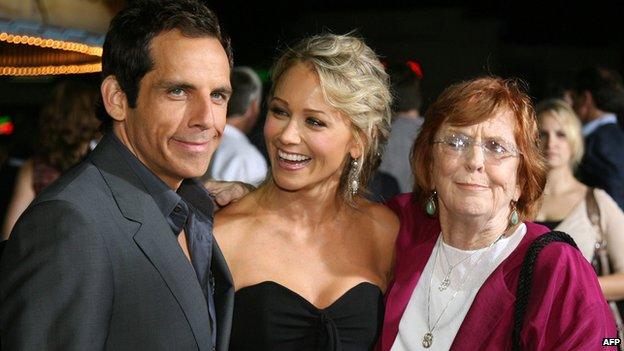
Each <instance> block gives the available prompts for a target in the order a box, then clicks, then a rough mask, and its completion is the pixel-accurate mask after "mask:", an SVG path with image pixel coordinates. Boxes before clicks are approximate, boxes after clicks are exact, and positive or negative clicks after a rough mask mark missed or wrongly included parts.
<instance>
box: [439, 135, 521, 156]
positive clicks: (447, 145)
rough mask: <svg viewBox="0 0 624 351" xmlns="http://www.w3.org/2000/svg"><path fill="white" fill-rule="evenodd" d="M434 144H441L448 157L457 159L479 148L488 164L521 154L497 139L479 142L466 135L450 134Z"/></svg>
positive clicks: (511, 145)
mask: <svg viewBox="0 0 624 351" xmlns="http://www.w3.org/2000/svg"><path fill="white" fill-rule="evenodd" d="M433 143H434V144H440V145H441V146H442V150H444V152H445V153H446V154H447V155H450V156H456V157H457V156H464V155H466V154H467V153H468V150H472V148H473V146H479V147H481V150H483V155H484V156H485V160H486V161H488V162H500V161H501V160H503V159H505V158H507V157H516V156H518V155H520V154H521V153H520V151H518V149H516V147H515V146H514V145H513V144H511V143H508V142H506V141H505V140H501V139H496V138H490V139H486V140H483V141H481V142H477V141H475V140H474V139H473V138H471V137H469V136H467V135H464V134H449V135H447V136H445V137H443V138H441V139H437V140H434V141H433Z"/></svg>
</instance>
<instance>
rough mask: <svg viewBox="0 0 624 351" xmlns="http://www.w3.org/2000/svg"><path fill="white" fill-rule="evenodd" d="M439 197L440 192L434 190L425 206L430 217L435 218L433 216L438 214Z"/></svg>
mask: <svg viewBox="0 0 624 351" xmlns="http://www.w3.org/2000/svg"><path fill="white" fill-rule="evenodd" d="M437 196H438V192H437V191H436V190H435V189H433V191H432V192H431V196H429V200H427V203H426V204H425V212H427V214H428V215H429V217H433V215H435V213H436V210H437V209H436V202H435V200H436V197H437Z"/></svg>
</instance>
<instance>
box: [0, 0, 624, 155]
mask: <svg viewBox="0 0 624 351" xmlns="http://www.w3.org/2000/svg"><path fill="white" fill-rule="evenodd" d="M208 5H209V6H210V7H211V8H212V9H214V10H215V12H216V13H217V15H218V16H219V18H220V20H221V22H222V25H223V27H224V29H225V31H226V32H227V33H228V34H229V35H230V37H231V38H232V44H233V47H234V60H235V64H236V65H248V66H252V67H253V68H254V69H256V70H258V71H259V72H260V73H261V74H262V75H263V77H266V74H267V72H268V69H269V68H270V65H271V63H272V61H273V59H274V58H275V57H276V56H277V55H278V54H279V50H280V49H282V48H284V47H285V46H286V45H288V44H292V43H294V41H295V40H296V39H298V38H301V37H303V36H306V35H310V34H315V33H319V32H323V31H330V32H334V33H347V32H350V31H353V30H355V31H356V33H358V35H360V36H362V37H363V38H364V39H365V40H366V42H367V43H368V44H369V45H370V46H371V47H372V48H373V49H374V50H375V51H376V52H377V53H378V54H380V56H381V57H382V58H384V59H385V60H387V61H389V62H404V61H406V60H408V59H411V60H416V61H418V62H420V64H421V66H422V68H423V71H424V79H423V81H422V89H423V95H424V102H425V106H426V105H427V104H428V103H429V102H430V101H432V99H434V98H435V97H436V96H437V95H438V94H439V93H440V91H441V90H442V89H443V88H444V87H445V86H447V85H449V84H451V83H453V82H457V81H459V80H462V79H466V78H469V77H473V76H476V75H482V74H488V73H489V74H496V75H500V76H503V77H509V76H515V77H519V78H521V79H523V80H525V81H526V82H527V85H528V88H529V93H530V95H531V96H532V97H533V98H534V99H536V100H538V99H540V98H542V97H544V96H547V95H549V94H550V92H551V91H552V90H553V89H554V87H555V86H557V85H565V84H567V82H568V81H569V79H570V77H571V76H572V74H573V72H574V71H575V70H577V69H578V68H580V67H582V66H585V65H589V64H600V65H604V66H607V67H610V68H613V69H616V70H619V71H620V72H622V70H623V68H624V57H623V55H622V53H623V52H624V30H623V29H624V28H622V27H623V24H624V20H623V19H624V11H623V9H624V4H620V3H619V2H618V1H585V2H583V3H580V4H573V3H571V2H569V1H550V2H544V3H529V2H522V1H501V0H499V1H494V0H491V1H473V2H470V3H467V2H461V1H448V0H443V1H411V2H410V1H388V0H379V1H377V2H374V3H367V2H363V1H350V0H349V1H326V0H320V1H313V2H300V1H299V2H297V1H291V2H285V1H270V2H269V1H266V2H260V1H258V2H252V1H249V2H247V1H242V0H229V1H218V2H217V1H208ZM0 54H1V53H0ZM59 79H60V78H59V77H35V78H11V77H0V115H9V116H11V117H13V120H14V123H15V125H16V131H15V136H13V137H11V139H15V140H11V143H12V144H16V143H17V144H19V146H18V147H11V149H12V153H13V154H14V155H15V156H21V157H26V156H28V154H29V152H30V149H29V147H28V145H30V144H29V143H30V142H31V141H32V139H33V138H34V135H35V130H36V127H35V126H36V124H35V122H36V118H37V115H38V110H39V107H40V105H41V104H42V102H43V101H45V99H46V98H47V95H48V91H49V89H50V87H51V86H52V84H53V83H54V82H55V81H57V80H59ZM80 79H88V80H91V81H92V82H94V84H96V83H97V81H98V79H99V77H98V75H97V74H91V75H83V76H81V77H80ZM267 87H268V84H267ZM18 136H22V137H18ZM24 136H25V137H24ZM18 138H19V139H20V140H22V139H23V140H22V141H19V142H17V139H18ZM2 139H4V140H2ZM7 139H8V138H7V137H0V141H1V142H3V143H6V142H7Z"/></svg>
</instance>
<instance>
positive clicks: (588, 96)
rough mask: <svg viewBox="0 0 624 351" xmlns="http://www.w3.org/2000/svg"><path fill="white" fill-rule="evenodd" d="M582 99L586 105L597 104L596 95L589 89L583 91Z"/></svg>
mask: <svg viewBox="0 0 624 351" xmlns="http://www.w3.org/2000/svg"><path fill="white" fill-rule="evenodd" d="M582 96H583V98H582V100H581V102H582V103H583V106H584V107H591V106H595V104H594V96H593V95H592V93H591V92H590V91H589V90H585V91H583V93H582Z"/></svg>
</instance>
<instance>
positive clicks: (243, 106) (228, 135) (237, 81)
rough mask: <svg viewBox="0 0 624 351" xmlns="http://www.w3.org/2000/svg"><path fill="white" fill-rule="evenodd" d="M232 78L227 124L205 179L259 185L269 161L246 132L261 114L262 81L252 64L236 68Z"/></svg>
mask: <svg viewBox="0 0 624 351" xmlns="http://www.w3.org/2000/svg"><path fill="white" fill-rule="evenodd" d="M230 80H231V84H232V89H233V94H232V97H231V98H230V100H229V102H228V111H227V125H226V126H225V131H224V132H223V138H222V139H221V145H220V146H219V148H218V149H217V151H216V152H215V153H214V155H213V157H212V162H211V163H210V167H209V168H208V172H207V173H206V175H205V179H214V180H226V181H241V182H244V183H248V184H253V185H255V186H257V185H259V184H260V183H261V182H262V181H263V180H264V178H265V176H266V173H267V163H266V160H265V159H264V157H263V156H262V154H261V153H260V151H258V149H257V148H256V147H255V146H254V145H253V144H252V143H251V142H250V141H249V138H247V135H246V134H247V133H249V132H250V131H251V130H252V129H253V127H254V125H255V124H256V121H257V120H258V115H259V114H260V104H261V102H262V82H261V80H260V77H258V75H257V74H256V73H255V72H254V71H253V70H252V69H251V68H249V67H236V68H234V69H233V70H232V74H231V77H230Z"/></svg>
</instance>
